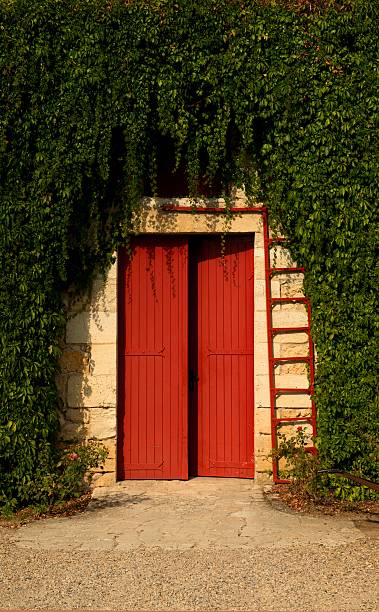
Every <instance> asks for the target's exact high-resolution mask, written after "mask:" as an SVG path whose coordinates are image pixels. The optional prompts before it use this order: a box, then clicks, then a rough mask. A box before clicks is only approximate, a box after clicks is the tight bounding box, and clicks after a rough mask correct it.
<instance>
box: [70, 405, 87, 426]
mask: <svg viewBox="0 0 379 612" xmlns="http://www.w3.org/2000/svg"><path fill="white" fill-rule="evenodd" d="M65 419H66V421H71V422H72V423H77V424H82V425H86V424H88V422H89V412H88V410H85V409H83V408H67V410H66V414H65Z"/></svg>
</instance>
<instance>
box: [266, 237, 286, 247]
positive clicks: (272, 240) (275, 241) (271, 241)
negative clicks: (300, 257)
mask: <svg viewBox="0 0 379 612" xmlns="http://www.w3.org/2000/svg"><path fill="white" fill-rule="evenodd" d="M280 242H287V243H288V242H291V241H290V239H289V238H285V237H284V236H277V237H276V238H269V239H268V244H269V246H271V245H272V244H278V243H280Z"/></svg>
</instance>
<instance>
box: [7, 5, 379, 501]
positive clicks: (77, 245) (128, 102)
mask: <svg viewBox="0 0 379 612" xmlns="http://www.w3.org/2000/svg"><path fill="white" fill-rule="evenodd" d="M378 14H379V1H378V0H373V1H372V2H367V1H366V0H346V1H342V0H340V1H335V2H334V1H330V2H326V1H320V2H315V3H314V2H312V3H311V2H307V1H305V0H304V1H302V0H299V1H296V2H295V1H294V2H287V1H283V2H274V1H272V2H271V1H269V0H265V1H263V0H262V2H258V1H255V2H254V1H251V2H248V3H246V2H243V1H242V0H233V1H231V0H202V1H201V2H200V1H198V0H175V1H172V0H155V1H154V2H153V1H152V0H130V1H129V2H125V1H124V0H113V1H112V2H108V1H106V0H91V1H90V2H89V1H87V0H44V2H43V3H41V2H39V1H37V0H12V1H9V0H0V74H1V85H0V263H1V270H2V281H1V287H0V405H1V408H0V499H1V500H2V501H1V503H3V504H4V503H6V500H14V503H15V504H19V505H22V504H27V503H29V501H30V491H32V490H33V487H34V485H35V483H36V482H37V479H36V475H37V474H38V479H39V480H40V479H41V478H42V477H43V474H47V475H48V474H50V473H51V470H52V466H53V465H54V462H55V444H56V439H57V434H58V429H59V428H58V418H57V410H58V406H59V397H58V393H57V390H56V387H55V377H56V374H57V372H58V365H57V363H58V357H59V346H60V344H59V343H60V340H61V337H62V334H63V331H64V326H65V311H64V307H63V304H62V299H61V296H62V293H63V292H64V291H65V290H66V289H67V288H68V287H71V288H72V287H76V288H78V289H79V288H81V287H83V286H84V285H88V283H89V282H90V281H91V278H92V277H93V275H94V273H95V272H96V271H98V270H105V269H106V267H107V266H108V265H109V263H110V262H111V260H112V253H113V252H114V250H115V249H116V248H117V246H118V245H119V244H121V243H123V242H124V241H125V239H126V237H127V236H128V234H129V233H130V231H131V219H132V218H133V214H137V215H138V204H139V201H140V198H141V196H142V195H144V194H147V193H154V191H155V190H156V188H155V185H156V184H157V180H156V179H157V165H159V142H160V140H161V139H162V138H165V139H166V140H169V142H171V143H172V145H173V147H174V149H175V152H176V163H177V165H178V167H179V166H181V167H184V168H185V173H186V176H187V178H188V183H189V186H190V187H189V193H190V195H194V196H196V186H197V185H201V184H207V183H212V181H213V182H215V181H216V180H217V182H218V183H220V184H221V185H222V186H224V188H225V189H226V187H227V185H229V184H234V185H236V186H241V185H245V188H246V191H247V193H248V195H252V194H253V195H258V197H259V199H260V200H261V201H262V202H265V204H267V205H268V207H269V212H270V218H271V222H272V224H273V225H275V226H276V227H277V228H278V229H279V230H280V231H283V232H284V233H285V234H286V235H287V236H288V237H289V238H290V239H291V252H292V255H293V257H294V259H295V260H296V261H297V263H298V265H299V266H303V267H305V268H306V269H307V270H308V273H307V275H306V280H305V289H306V292H307V294H308V295H309V297H310V300H311V304H312V313H313V329H312V332H313V338H314V341H315V343H316V346H317V355H318V365H317V372H316V391H315V393H316V398H315V399H316V402H317V407H318V432H319V444H318V446H319V453H320V457H321V458H322V460H323V462H324V463H325V465H327V466H333V467H340V468H344V469H347V470H357V471H359V472H360V473H362V474H364V475H365V476H367V477H368V478H372V479H378V465H377V463H375V462H374V461H373V459H372V457H373V452H374V445H373V442H372V441H373V440H375V439H376V438H377V437H378V429H379V426H378V423H379V417H378V404H377V389H376V377H377V364H378V362H379V360H378V354H377V353H378V345H379V343H378V342H377V339H376V336H377V327H375V321H376V317H377V311H378V305H377V283H378V278H377V269H376V267H375V264H376V255H375V253H376V246H377V233H376V231H375V228H376V224H377V185H378V180H377V178H378V177H377V169H378V167H379V163H378V161H379V160H378V155H379V153H378V152H379V146H378V142H377V138H378V130H377V125H376V121H377V117H378V97H377V77H376V62H377V55H378V37H377V30H378ZM178 195H180V194H178ZM12 503H13V502H12Z"/></svg>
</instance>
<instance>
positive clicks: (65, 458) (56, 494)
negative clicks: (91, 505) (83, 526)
mask: <svg viewBox="0 0 379 612" xmlns="http://www.w3.org/2000/svg"><path fill="white" fill-rule="evenodd" d="M107 455H108V451H107V450H106V448H105V447H104V446H103V445H102V444H100V443H96V442H90V443H88V444H85V445H84V444H83V445H79V446H71V447H68V448H67V447H65V448H62V449H61V448H56V449H55V451H54V454H53V458H52V461H51V462H50V464H49V465H46V464H45V463H41V464H40V465H39V466H38V468H37V471H36V474H35V477H34V478H33V480H32V481H31V482H30V483H29V485H28V487H27V489H26V490H25V492H24V495H25V500H26V501H27V502H28V504H29V505H30V506H32V507H34V508H35V509H38V511H39V513H43V512H46V511H47V510H48V509H49V508H51V507H52V506H57V505H59V504H62V503H64V502H65V501H68V500H70V499H75V498H78V497H80V496H81V495H83V494H84V493H86V492H87V491H88V489H89V485H90V484H91V482H92V472H90V470H91V469H93V468H98V467H99V466H101V464H102V463H103V462H104V461H105V459H106V457H107ZM1 501H2V502H3V505H2V514H3V515H5V516H7V515H9V514H10V513H12V511H13V510H15V509H17V507H18V505H19V500H18V499H9V498H4V499H3V500H1Z"/></svg>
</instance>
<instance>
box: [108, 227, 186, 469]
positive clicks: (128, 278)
mask: <svg viewBox="0 0 379 612" xmlns="http://www.w3.org/2000/svg"><path fill="white" fill-rule="evenodd" d="M119 310H120V316H119V384H118V390H119V412H118V413H119V420H118V477H119V478H120V479H122V480H123V479H140V478H146V479H160V478H162V479H176V478H178V479H187V478H188V437H187V436H188V434H187V429H188V245H187V241H186V239H185V238H182V237H173V236H166V237H164V236H162V237H159V236H152V237H147V236H146V237H138V238H136V239H135V240H134V241H133V242H132V256H131V257H129V255H128V253H127V251H126V250H121V252H120V256H119Z"/></svg>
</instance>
